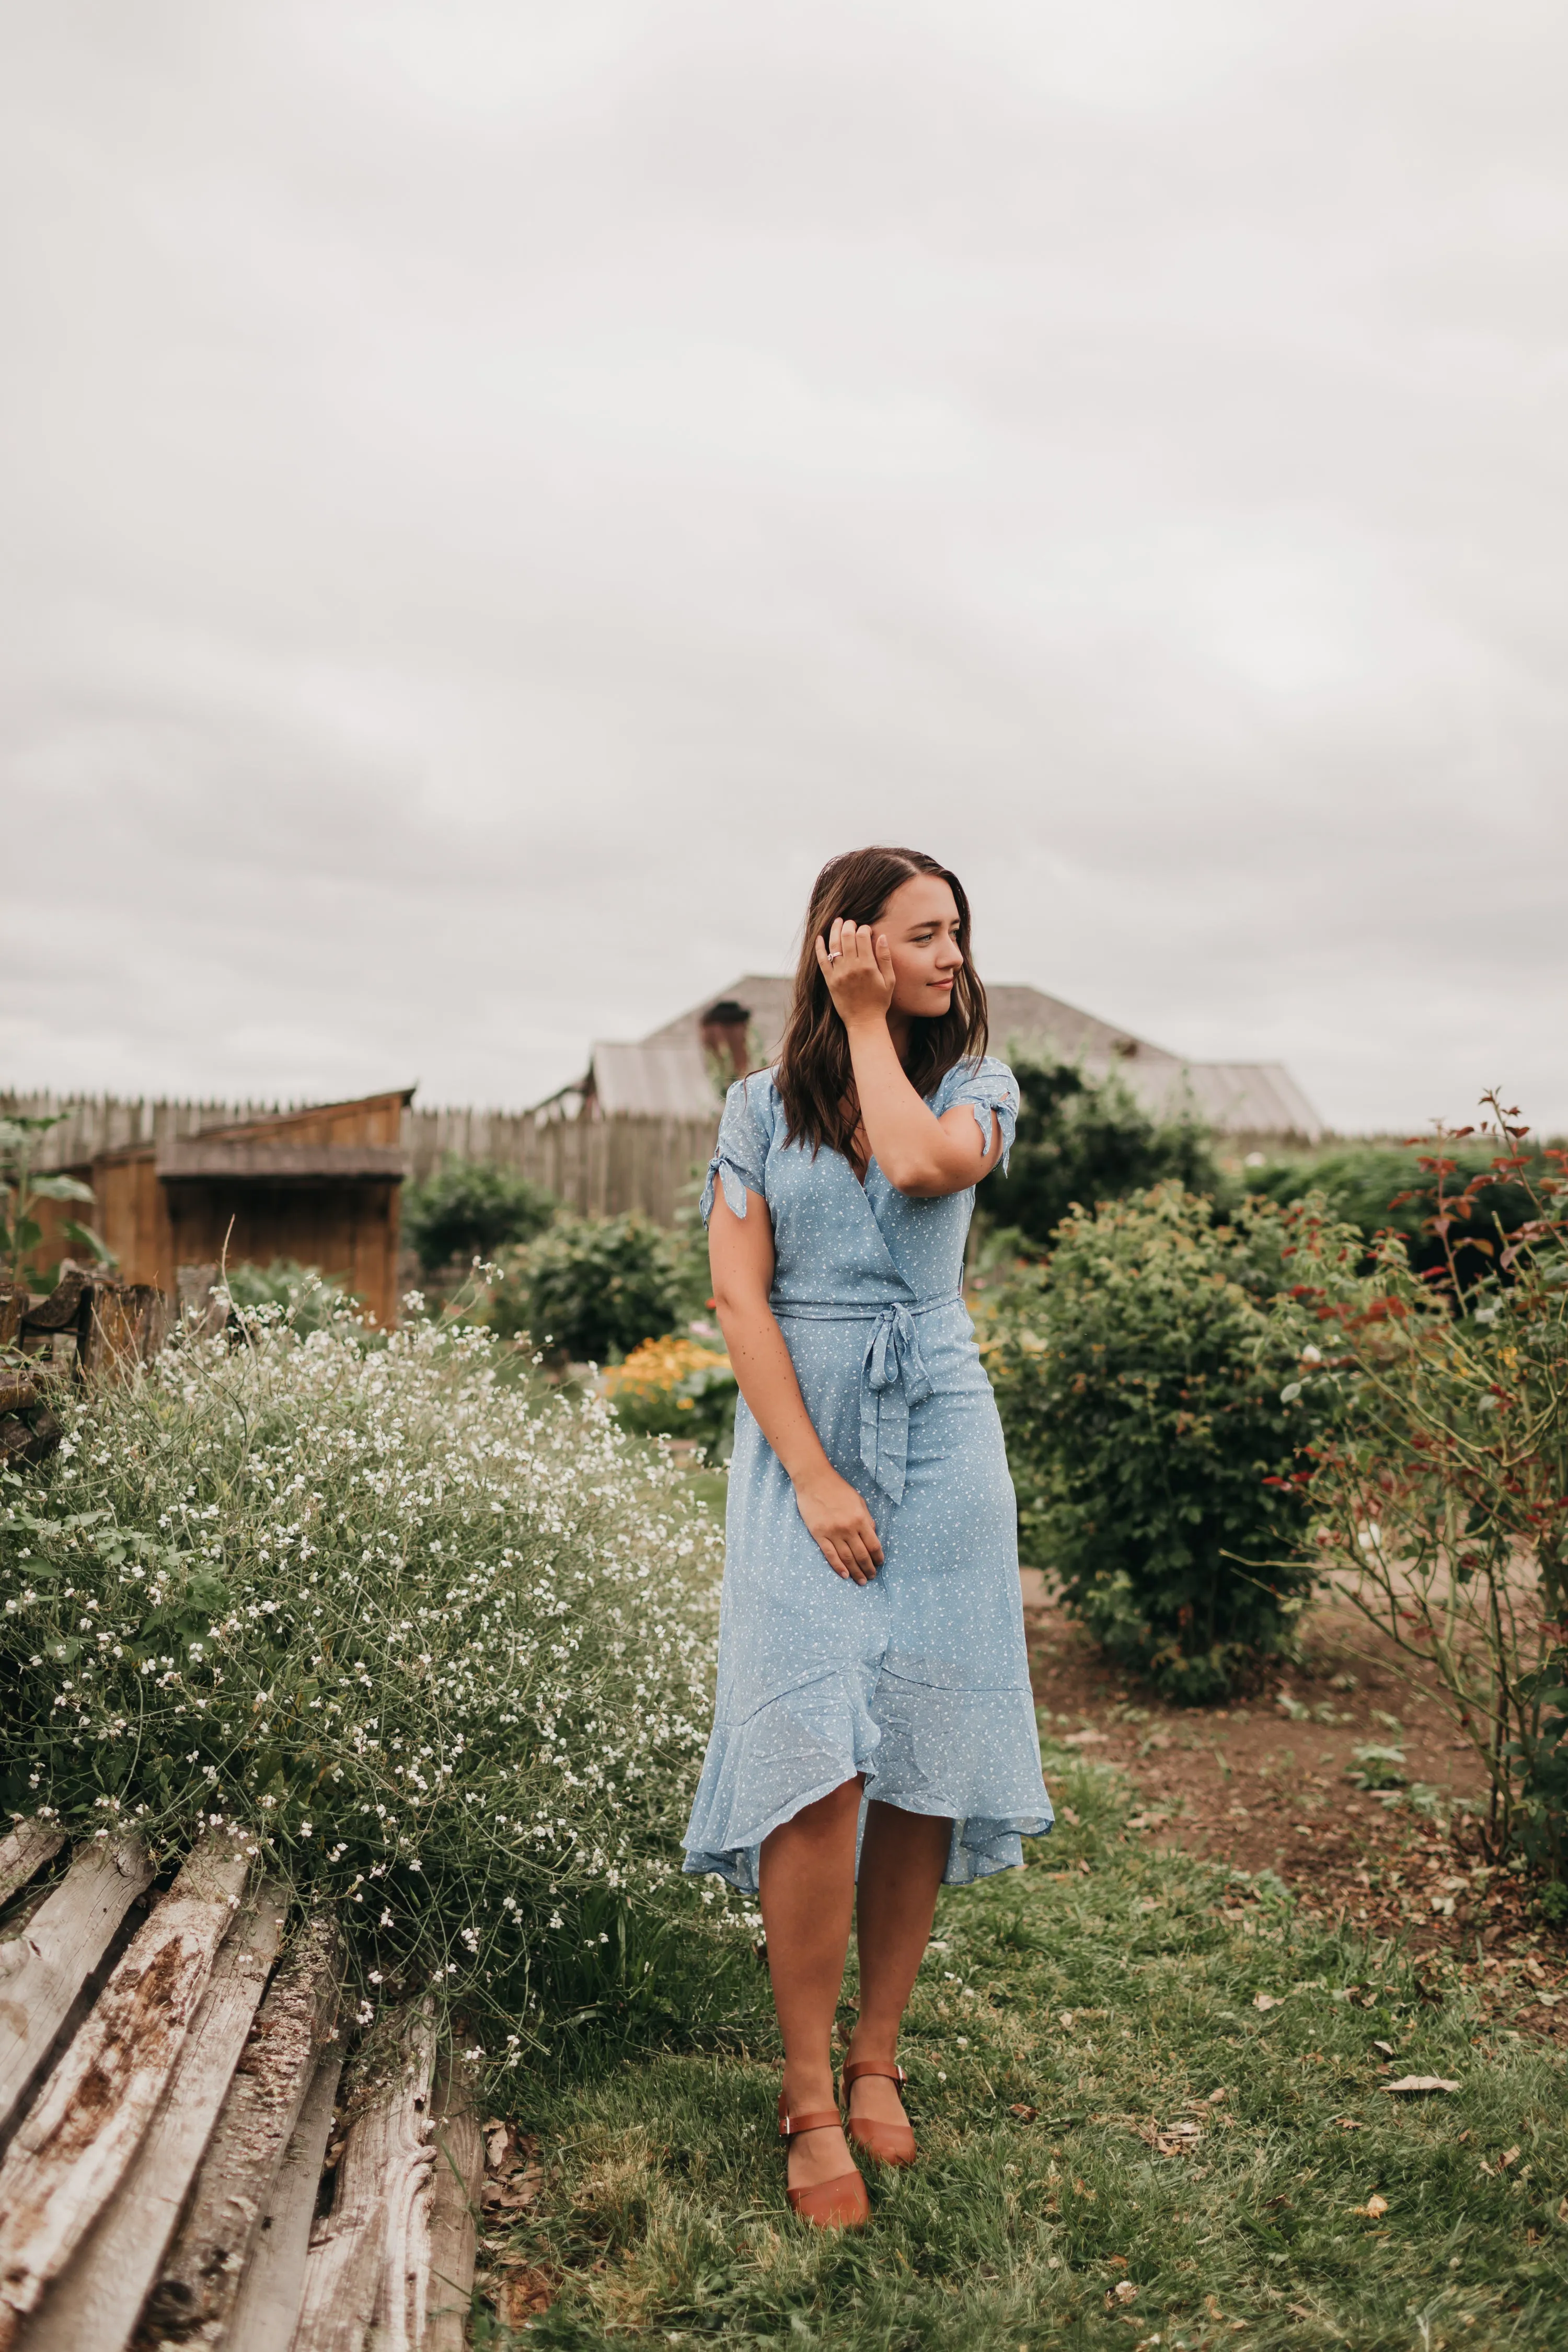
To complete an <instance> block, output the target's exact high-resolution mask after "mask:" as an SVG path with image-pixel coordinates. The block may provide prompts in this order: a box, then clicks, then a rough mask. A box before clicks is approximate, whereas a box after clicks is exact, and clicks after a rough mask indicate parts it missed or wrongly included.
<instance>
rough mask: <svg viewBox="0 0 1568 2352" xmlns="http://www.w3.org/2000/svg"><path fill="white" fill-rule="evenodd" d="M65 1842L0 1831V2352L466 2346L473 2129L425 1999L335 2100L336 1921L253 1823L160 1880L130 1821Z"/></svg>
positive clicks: (340, 2037) (339, 2054)
mask: <svg viewBox="0 0 1568 2352" xmlns="http://www.w3.org/2000/svg"><path fill="white" fill-rule="evenodd" d="M63 1844H64V1841H63V1839H62V1838H61V1837H60V1836H59V1834H58V1832H56V1831H54V1830H53V1829H51V1828H50V1827H49V1826H48V1825H47V1824H45V1823H40V1822H22V1823H19V1824H18V1825H17V1826H16V1828H15V1829H14V1830H13V1831H12V1832H11V1833H10V1834H9V1835H8V1836H6V1837H5V1838H4V1839H0V1904H4V1903H8V1904H9V1906H10V1907H9V1912H8V1914H7V1915H6V1916H5V1917H4V1918H0V2149H3V2150H4V2153H3V2155H0V2352H84V2347H91V2352H163V2347H184V2346H191V2347H195V2346H197V2345H201V2346H222V2347H227V2352H369V2347H372V2346H373V2345H374V2347H377V2352H381V2347H385V2352H393V2347H403V2352H459V2347H461V2346H462V2344H463V2343H464V2342H465V2340H466V2320H467V2313H468V2302H469V2298H470V2294H471V2291H472V2281H473V2271H474V2219H475V2215H476V2213H477V2210H478V2199H479V2187H480V2182H481V2179H482V2169H483V2150H482V2147H481V2144H480V2139H479V2126H478V2121H477V2118H476V2116H475V2115H474V2113H473V2110H472V2105H471V2097H470V2094H469V2091H468V2085H467V2084H466V2082H465V2080H464V2078H463V2076H462V2074H461V2071H460V2070H459V2069H458V2067H457V2066H456V2065H455V2063H454V2062H453V2061H452V2060H451V2059H450V2058H449V2057H448V2056H447V2055H444V2054H443V2053H442V2051H441V2048H440V2046H439V2042H438V2037H437V2028H436V2021H435V2018H434V2014H433V2011H432V2010H431V2008H430V2006H429V2004H428V2003H426V2004H424V2005H423V2006H418V2007H415V2008H412V2009H410V2010H408V2011H405V2012H402V2013H401V2014H400V2015H398V2016H396V2017H395V2018H393V2019H392V2020H391V2021H389V2022H388V2025H387V2027H386V2029H385V2031H384V2034H383V2035H382V2036H381V2037H380V2038H379V2039H377V2040H375V2041H374V2042H372V2043H370V2044H369V2045H368V2046H367V2047H366V2048H364V2049H363V2051H361V2052H360V2053H358V2054H357V2056H356V2057H355V2059H354V2061H353V2065H352V2067H351V2069H350V2073H349V2076H348V2078H347V2081H348V2087H347V2090H346V2093H345V2094H344V2095H343V2096H342V2098H340V2095H339V2094H340V2088H341V2084H340V2076H341V2074H342V2068H343V2061H344V2041H345V2038H346V2032H347V2029H346V2025H345V2022H344V2021H342V2019H341V2018H340V2005H341V2000H342V1975H343V1952H342V1941H341V1937H340V1936H339V1933H338V1929H337V1927H336V1923H335V1922H334V1920H333V1919H332V1918H331V1916H330V1915H328V1914H326V1913H321V1912H318V1913H315V1914H313V1915H310V1916H306V1917H304V1918H303V1919H302V1920H300V1921H297V1922H296V1923H295V1924H294V1926H293V1927H292V1931H290V1923H289V1899H288V1895H287V1891H286V1889H285V1888H283V1887H282V1886H281V1885H279V1884H278V1883H277V1882H275V1881H269V1880H268V1879H267V1878H266V1877H265V1876H258V1874H257V1868H256V1862H257V1857H256V1850H255V1847H254V1843H252V1842H251V1841H248V1840H245V1839H240V1838H237V1837H235V1836H231V1835H229V1834H228V1833H226V1832H224V1833H216V1834H213V1835H210V1836H208V1837H207V1838H205V1840H204V1841H203V1842H202V1843H200V1844H199V1845H198V1846H197V1847H196V1848H195V1851H194V1852H193V1853H191V1855H190V1856H189V1857H188V1859H187V1860H186V1862H185V1864H184V1867H183V1868H182V1869H181V1870H180V1872H179V1873H178V1874H177V1876H176V1877H175V1878H174V1882H173V1884H172V1885H169V1886H168V1887H167V1888H166V1889H165V1890H164V1891H163V1892H162V1893H160V1894H157V1895H155V1896H154V1897H152V1898H150V1897H149V1889H150V1887H151V1886H152V1885H153V1865H152V1864H151V1862H150V1860H149V1858H148V1856H147V1854H146V1853H145V1852H144V1851H143V1849H142V1846H141V1844H140V1843H139V1842H138V1841H137V1840H136V1839H135V1838H133V1837H124V1838H121V1839H119V1840H116V1839H114V1838H112V1837H102V1838H98V1839H94V1840H91V1841H89V1843H87V1844H85V1845H83V1846H80V1847H79V1848H78V1850H77V1851H76V1853H74V1854H72V1855H71V1856H69V1857H68V1858H64V1859H62V1858H61V1849H62V1847H63ZM35 1882H36V1884H35ZM334 2139H335V2141H336V2143H337V2145H336V2148H335V2150H334V2156H335V2170H334V2172H333V2175H332V2179H333V2195H332V2200H331V2207H330V2210H327V2211H326V2212H325V2213H324V2214H321V2216H320V2217H319V2218H318V2207H319V2205H320V2203H321V2182H322V2179H323V2174H324V2171H325V2169H326V2168H327V2166H328V2165H329V2164H330V2163H331V2162H332V2161H333V2158H331V2157H329V2144H330V2143H331V2142H332V2141H333V2140H334Z"/></svg>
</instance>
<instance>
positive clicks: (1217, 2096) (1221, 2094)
mask: <svg viewBox="0 0 1568 2352" xmlns="http://www.w3.org/2000/svg"><path fill="white" fill-rule="evenodd" d="M1229 2096H1230V2093H1229V2092H1228V2091H1211V2092H1210V2093H1209V2096H1208V2104H1209V2105H1210V2106H1211V2107H1217V2106H1218V2105H1219V2103H1220V2101H1221V2100H1222V2099H1228V2098H1229Z"/></svg>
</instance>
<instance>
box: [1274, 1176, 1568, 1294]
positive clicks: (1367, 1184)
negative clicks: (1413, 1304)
mask: <svg viewBox="0 0 1568 2352" xmlns="http://www.w3.org/2000/svg"><path fill="white" fill-rule="evenodd" d="M1494 1156H1495V1145H1494V1144H1491V1143H1488V1142H1487V1141H1486V1140H1485V1139H1484V1138H1483V1139H1480V1140H1479V1141H1475V1142H1471V1141H1468V1140H1460V1139H1445V1140H1443V1142H1442V1144H1441V1148H1440V1149H1435V1145H1434V1141H1433V1140H1432V1139H1428V1140H1426V1141H1423V1142H1420V1143H1409V1144H1399V1143H1357V1144H1347V1145H1344V1146H1342V1147H1341V1148H1339V1149H1337V1150H1332V1151H1323V1152H1320V1153H1318V1154H1317V1155H1316V1157H1315V1158H1312V1159H1310V1160H1305V1159H1304V1160H1281V1161H1279V1162H1278V1163H1277V1164H1276V1165H1275V1166H1273V1167H1266V1168H1261V1169H1258V1170H1257V1171H1253V1170H1251V1169H1248V1170H1247V1189H1248V1190H1249V1191H1250V1192H1257V1193H1260V1194H1262V1195H1263V1196H1264V1198H1266V1199H1268V1200H1271V1201H1277V1202H1279V1204H1280V1205H1281V1206H1282V1207H1283V1206H1285V1205H1287V1204H1288V1203H1289V1202H1291V1201H1296V1200H1300V1199H1302V1198H1304V1197H1305V1196H1307V1195H1308V1194H1318V1195H1321V1199H1322V1201H1323V1202H1324V1204H1325V1206H1326V1207H1327V1209H1328V1211H1329V1213H1330V1214H1331V1216H1334V1217H1337V1218H1340V1219H1342V1220H1343V1221H1344V1222H1345V1223H1349V1224H1352V1225H1357V1226H1359V1227H1360V1229H1361V1231H1362V1233H1363V1234H1364V1235H1365V1236H1366V1237H1367V1240H1368V1241H1369V1243H1370V1241H1371V1239H1372V1236H1373V1234H1378V1233H1391V1234H1399V1235H1400V1236H1401V1237H1402V1238H1403V1240H1404V1242H1405V1255H1406V1259H1407V1262H1408V1264H1409V1265H1410V1266H1411V1267H1412V1268H1413V1270H1414V1271H1415V1273H1416V1274H1417V1275H1425V1276H1440V1275H1441V1274H1442V1272H1443V1271H1444V1269H1445V1266H1446V1253H1445V1248H1444V1243H1443V1237H1442V1235H1441V1234H1438V1233H1436V1232H1435V1231H1434V1230H1433V1224H1432V1220H1433V1218H1434V1217H1435V1216H1436V1213H1437V1206H1438V1203H1437V1191H1438V1186H1439V1184H1443V1183H1447V1189H1448V1191H1450V1192H1454V1191H1457V1190H1459V1189H1461V1188H1463V1187H1464V1186H1466V1185H1467V1184H1468V1181H1470V1180H1471V1179H1472V1178H1475V1177H1478V1176H1479V1178H1480V1179H1481V1180H1482V1181H1481V1182H1480V1184H1479V1186H1478V1187H1477V1190H1476V1192H1475V1193H1474V1195H1473V1199H1474V1213H1473V1215H1472V1216H1471V1217H1470V1218H1469V1219H1468V1221H1467V1224H1466V1228H1465V1231H1464V1232H1463V1233H1461V1234H1456V1237H1455V1238H1456V1242H1457V1244H1458V1276H1459V1286H1460V1289H1461V1290H1468V1288H1469V1287H1470V1286H1471V1285H1472V1284H1473V1283H1474V1282H1476V1281H1477V1280H1478V1279H1479V1278H1480V1277H1481V1276H1482V1275H1483V1274H1484V1273H1485V1271H1486V1264H1485V1262H1486V1260H1487V1259H1488V1257H1489V1255H1490V1253H1491V1251H1492V1250H1493V1249H1495V1247H1496V1245H1497V1238H1498V1235H1499V1234H1500V1233H1501V1234H1513V1233H1517V1232H1518V1230H1519V1228H1520V1227H1521V1225H1523V1224H1525V1223H1528V1221H1529V1220H1530V1218H1531V1216H1532V1215H1533V1214H1534V1210H1533V1208H1532V1206H1531V1191H1530V1183H1529V1182H1527V1181H1521V1179H1524V1178H1526V1177H1528V1178H1530V1179H1531V1181H1539V1180H1540V1179H1541V1178H1542V1176H1546V1175H1549V1174H1550V1172H1551V1171H1550V1168H1549V1165H1548V1163H1547V1160H1545V1158H1544V1157H1543V1155H1542V1154H1541V1153H1539V1152H1531V1153H1527V1154H1524V1155H1521V1160H1520V1161H1519V1162H1518V1163H1517V1164H1516V1166H1515V1167H1514V1168H1512V1169H1510V1170H1506V1171H1502V1173H1501V1175H1500V1174H1499V1172H1498V1171H1495V1170H1494V1168H1493V1166H1492V1161H1493V1158H1494ZM1438 1160H1445V1161H1446V1162H1447V1169H1448V1171H1450V1176H1451V1175H1457V1176H1458V1185H1457V1186H1456V1185H1455V1184H1453V1183H1452V1181H1449V1178H1448V1177H1446V1176H1445V1175H1444V1173H1443V1171H1442V1170H1441V1169H1439V1167H1438V1166H1437V1165H1436V1162H1437V1161H1438ZM1365 1263H1366V1264H1367V1265H1368V1266H1370V1265H1371V1264H1372V1259H1371V1256H1370V1255H1369V1256H1368V1257H1367V1259H1366V1261H1365Z"/></svg>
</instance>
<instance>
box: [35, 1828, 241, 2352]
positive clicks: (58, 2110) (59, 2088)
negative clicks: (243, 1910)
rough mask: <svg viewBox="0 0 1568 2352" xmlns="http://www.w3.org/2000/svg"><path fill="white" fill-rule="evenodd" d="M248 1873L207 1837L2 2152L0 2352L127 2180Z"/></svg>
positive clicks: (229, 1847) (229, 1843)
mask: <svg viewBox="0 0 1568 2352" xmlns="http://www.w3.org/2000/svg"><path fill="white" fill-rule="evenodd" d="M251 1851H252V1852H254V1849H251ZM248 1866H249V1864H248V1859H247V1852H246V1849H245V1848H244V1847H243V1846H241V1845H239V1844H237V1843H235V1842H234V1841H233V1840H231V1839H228V1838H225V1837H216V1836H215V1837H210V1838H207V1839H205V1840H204V1841H203V1843H201V1844H200V1845H199V1846H198V1847H197V1848H196V1850H195V1853H193V1854H192V1855H191V1857H190V1859H189V1861H188V1862H187V1863H186V1864H185V1866H184V1869H183V1870H182V1871H181V1873H180V1874H179V1876H178V1878H176V1880H175V1881H174V1885H173V1886H172V1887H171V1888H170V1889H169V1892H168V1893H167V1895H164V1896H163V1900H162V1901H161V1902H160V1903H159V1904H158V1905H157V1906H156V1908H155V1909H154V1910H153V1914H152V1916H151V1917H150V1918H148V1919H147V1921H146V1922H145V1924H144V1925H143V1926H142V1927H141V1928H139V1929H138V1931H137V1933H136V1934H135V1935H134V1936H133V1937H132V1939H131V1942H130V1944H129V1945H128V1946H127V1948H126V1949H125V1951H124V1953H123V1954H122V1956H121V1959H120V1961H119V1963H118V1965H117V1966H116V1967H115V1968H114V1969H112V1971H111V1972H110V1979H109V1982H108V1983H107V1984H106V1985H105V1986H104V1988H103V1990H102V1992H101V1993H100V1995H99V1997H98V2000H96V2001H95V2002H94V2004H93V2007H92V2009H91V2011H89V2015H88V2018H87V2021H86V2022H85V2024H83V2026H82V2027H81V2029H80V2031H79V2032H78V2034H77V2036H76V2038H75V2040H74V2041H73V2042H72V2043H71V2045H70V2047H69V2049H68V2051H67V2052H66V2054H65V2056H64V2057H63V2058H62V2059H61V2061H60V2063H59V2064H58V2066H57V2067H56V2068H55V2070H54V2073H53V2074H51V2075H50V2077H49V2079H48V2081H47V2083H46V2084H45V2085H44V2088H43V2090H42V2091H41V2092H40V2094H39V2095H38V2098H37V2101H36V2103H35V2105H34V2106H33V2109H32V2112H31V2113H30V2115H28V2116H27V2117H26V2121H25V2122H24V2123H23V2125H22V2126H21V2128H20V2130H19V2131H18V2132H17V2134H16V2138H15V2139H14V2140H13V2141H12V2143H11V2146H10V2147H9V2148H8V2149H7V2150H6V2153H5V2162H4V2163H3V2164H0V2352H12V2347H14V2346H15V2345H16V2340H17V2337H18V2335H19V2333H20V2329H21V2325H22V2322H23V2320H24V2319H25V2318H26V2315H27V2314H28V2313H29V2312H30V2311H32V2310H33V2309H35V2307H36V2306H37V2302H38V2299H39V2297H40V2295H41V2294H43V2292H44V2289H45V2287H46V2286H47V2285H48V2284H49V2282H50V2280H51V2279H54V2278H58V2276H59V2274H60V2273H61V2272H62V2271H63V2270H64V2269H65V2266H66V2264H67V2263H68V2261H69V2260H70V2257H71V2255H72V2254H73V2253H74V2252H76V2249H77V2247H78V2246H79V2244H80V2243H81V2242H82V2240H83V2238H84V2237H85V2236H86V2235H87V2232H88V2231H89V2230H90V2229H91V2227H92V2225H93V2223H94V2222H95V2221H97V2219H98V2216H99V2215H100V2212H101V2211H102V2210H103V2208H104V2206H105V2205H106V2204H107V2203H108V2201H109V2200H110V2197H112V2195H113V2194H114V2192H115V2190H116V2189H117V2188H118V2187H119V2185H120V2183H121V2179H123V2178H124V2175H125V2172H126V2168H127V2167H128V2166H129V2164H130V2162H131V2159H132V2157H133V2156H134V2155H135V2153H136V2149H137V2147H138V2146H139V2145H140V2143H141V2140H142V2135H143V2133H144V2132H145V2131H146V2129H147V2126H148V2125H149V2124H150V2123H151V2121H152V2119H153V2113H154V2111H155V2109H156V2107H157V2105H158V2102H159V2100H160V2099H161V2098H162V2097H163V2086H164V2084H166V2083H167V2082H168V2079H169V2076H170V2074H172V2073H173V2072H174V2063H175V2061H176V2060H177V2059H178V2057H179V2054H180V2052H181V2049H182V2048H183V2047H184V2041H185V2036H186V2034H187V2032H189V2030H190V2023H191V2020H192V2018H193V2016H194V2015H195V2011H196V2008H197V2005H198V2004H199V2002H200V2000H201V1997H202V1995H203V1993H204V1992H205V1990H206V1987H207V1979H208V1978H209V1977H210V1976H211V1974H212V1967H213V1961H214V1960H215V1958H216V1956H217V1949H218V1946H219V1945H220V1944H221V1943H222V1941H223V1938H224V1937H225V1935H226V1933H227V1930H228V1927H229V1923H230V1921H231V1919H232V1918H233V1916H234V1913H235V1912H236V1911H237V1909H238V1907H239V1898H240V1895H241V1893H242V1891H243V1889H244V1886H245V1879H246V1874H247V1869H248ZM39 1916H42V1914H40V1915H39Z"/></svg>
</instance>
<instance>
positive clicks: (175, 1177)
mask: <svg viewBox="0 0 1568 2352" xmlns="http://www.w3.org/2000/svg"><path fill="white" fill-rule="evenodd" d="M157 1168H158V1173H159V1175H160V1176H161V1177H162V1179H163V1181H164V1183H166V1184H167V1183H178V1182H181V1181H185V1180H188V1179H191V1178H202V1179H206V1180H208V1181H211V1180H215V1179H216V1180H220V1181H229V1182H233V1181H245V1180H247V1179H248V1180H250V1181H264V1182H266V1183H268V1184H279V1183H288V1182H290V1181H292V1182H300V1181H303V1180H306V1179H309V1180H310V1181H312V1182H317V1183H319V1182H321V1181H329V1180H330V1181H342V1180H344V1179H347V1180H348V1181H351V1182H352V1181H357V1180H359V1179H361V1178H363V1177H366V1176H372V1177H374V1176H379V1177H382V1178H384V1179H389V1180H390V1181H392V1182H393V1183H401V1181H402V1180H403V1154H402V1152H401V1150H399V1149H398V1147H397V1145H396V1144H395V1143H318V1142H314V1141H311V1142H305V1143H278V1142H273V1141H271V1140H268V1141H267V1142H265V1143H259V1142H253V1141H251V1140H250V1139H249V1138H248V1137H244V1138H238V1139H234V1140H232V1141H231V1140H230V1139H229V1138H228V1137H227V1136H219V1135H213V1136H200V1137H192V1138H190V1139H185V1140H183V1141H180V1142H177V1143H165V1144H164V1145H163V1147H162V1148H161V1150H159V1153H158V1159H157Z"/></svg>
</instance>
